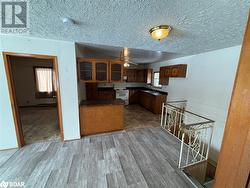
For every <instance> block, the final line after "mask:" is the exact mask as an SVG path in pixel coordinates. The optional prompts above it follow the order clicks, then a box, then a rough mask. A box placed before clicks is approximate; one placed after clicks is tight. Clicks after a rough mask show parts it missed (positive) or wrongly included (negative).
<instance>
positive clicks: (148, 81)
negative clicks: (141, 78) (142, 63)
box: [145, 69, 153, 84]
mask: <svg viewBox="0 0 250 188" xmlns="http://www.w3.org/2000/svg"><path fill="white" fill-rule="evenodd" d="M152 76H153V69H145V82H146V84H152Z"/></svg>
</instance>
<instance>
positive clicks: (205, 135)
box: [161, 101, 214, 169]
mask: <svg viewBox="0 0 250 188" xmlns="http://www.w3.org/2000/svg"><path fill="white" fill-rule="evenodd" d="M186 102H187V101H171V102H167V104H163V105H162V114H161V127H162V128H163V129H164V130H166V131H168V132H169V133H170V134H172V135H174V136H175V137H176V138H178V139H179V140H180V141H181V143H180V148H179V149H180V155H179V164H178V167H179V168H182V169H183V168H185V167H188V166H191V165H194V164H197V163H200V162H203V161H206V160H207V159H208V154H209V148H210V143H211V138H212V134H213V124H214V121H213V120H210V119H208V118H206V117H203V116H200V115H198V114H195V113H192V112H189V111H187V110H185V108H186ZM177 147H179V146H177Z"/></svg>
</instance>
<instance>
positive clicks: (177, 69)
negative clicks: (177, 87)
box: [160, 64, 187, 85]
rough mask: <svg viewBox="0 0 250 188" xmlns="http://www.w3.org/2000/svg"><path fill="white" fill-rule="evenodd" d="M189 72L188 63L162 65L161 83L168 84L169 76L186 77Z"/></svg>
mask: <svg viewBox="0 0 250 188" xmlns="http://www.w3.org/2000/svg"><path fill="white" fill-rule="evenodd" d="M186 72H187V65H186V64H178V65H170V66H165V67H160V84H161V85H168V81H169V78H170V77H172V78H176V77H179V78H185V77H186Z"/></svg>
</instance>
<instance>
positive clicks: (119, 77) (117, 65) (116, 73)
mask: <svg viewBox="0 0 250 188" xmlns="http://www.w3.org/2000/svg"><path fill="white" fill-rule="evenodd" d="M110 81H111V82H122V81H123V63H122V62H121V61H111V62H110Z"/></svg>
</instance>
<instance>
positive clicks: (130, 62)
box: [128, 61, 138, 65]
mask: <svg viewBox="0 0 250 188" xmlns="http://www.w3.org/2000/svg"><path fill="white" fill-rule="evenodd" d="M128 63H129V64H132V65H138V63H134V62H132V61H129V62H128Z"/></svg>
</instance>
